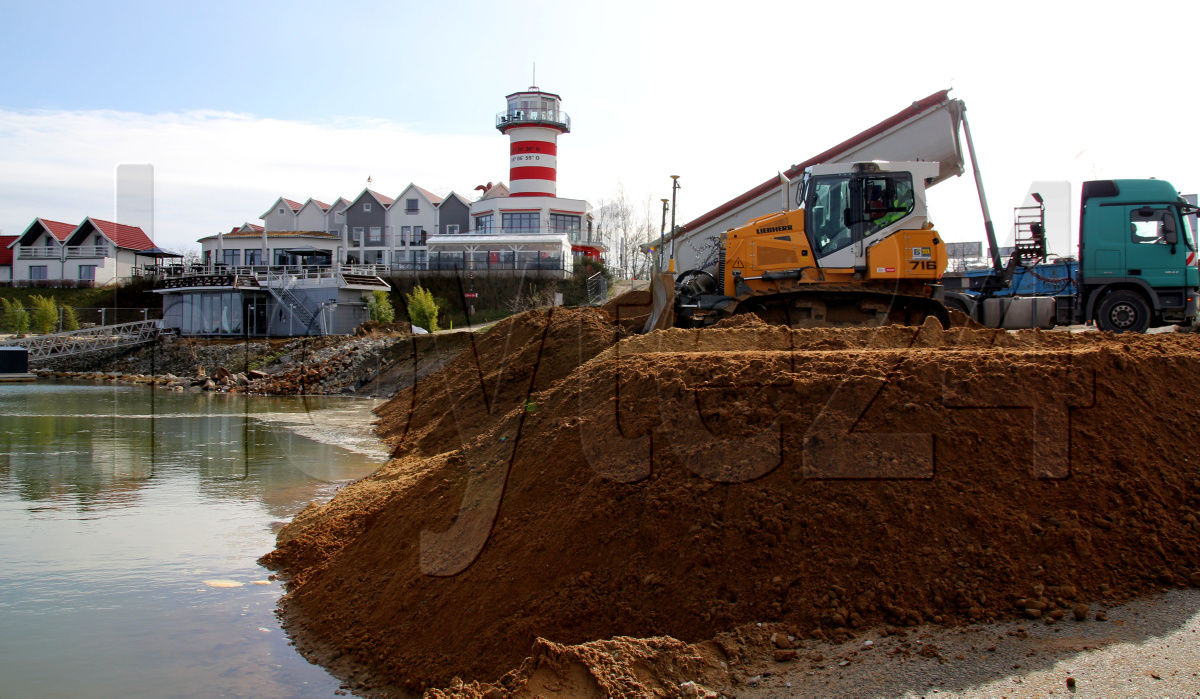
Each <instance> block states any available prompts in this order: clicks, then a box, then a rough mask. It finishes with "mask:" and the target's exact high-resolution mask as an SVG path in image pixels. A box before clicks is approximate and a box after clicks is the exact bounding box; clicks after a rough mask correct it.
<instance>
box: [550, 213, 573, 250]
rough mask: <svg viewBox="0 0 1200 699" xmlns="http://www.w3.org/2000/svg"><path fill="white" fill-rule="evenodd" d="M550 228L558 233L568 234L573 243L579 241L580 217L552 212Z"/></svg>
mask: <svg viewBox="0 0 1200 699" xmlns="http://www.w3.org/2000/svg"><path fill="white" fill-rule="evenodd" d="M550 228H551V230H553V231H554V232H555V233H557V234H558V235H565V236H567V237H568V238H569V239H570V241H571V242H572V243H577V242H579V237H580V232H581V228H580V218H579V217H578V216H575V215H572V214H550Z"/></svg>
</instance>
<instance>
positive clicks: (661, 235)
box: [654, 199, 671, 274]
mask: <svg viewBox="0 0 1200 699" xmlns="http://www.w3.org/2000/svg"><path fill="white" fill-rule="evenodd" d="M662 204H663V210H662V228H660V229H659V232H658V259H657V260H655V262H656V263H657V264H655V265H654V267H655V273H656V274H657V273H658V272H661V271H662V255H663V248H665V247H667V243H666V238H667V207H668V206H670V204H671V202H669V201H668V200H666V199H663V200H662Z"/></svg>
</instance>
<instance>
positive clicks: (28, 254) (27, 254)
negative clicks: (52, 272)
mask: <svg viewBox="0 0 1200 699" xmlns="http://www.w3.org/2000/svg"><path fill="white" fill-rule="evenodd" d="M17 250H18V252H17V259H18V260H57V259H59V252H58V250H59V248H58V247H49V248H47V247H42V246H40V245H39V246H33V245H29V246H19V247H18V248H17Z"/></svg>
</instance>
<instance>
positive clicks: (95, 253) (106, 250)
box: [67, 245, 112, 259]
mask: <svg viewBox="0 0 1200 699" xmlns="http://www.w3.org/2000/svg"><path fill="white" fill-rule="evenodd" d="M111 250H112V248H110V247H109V246H107V245H73V246H71V247H69V248H67V259H79V258H92V257H109V256H110V255H111V252H110V251H111Z"/></svg>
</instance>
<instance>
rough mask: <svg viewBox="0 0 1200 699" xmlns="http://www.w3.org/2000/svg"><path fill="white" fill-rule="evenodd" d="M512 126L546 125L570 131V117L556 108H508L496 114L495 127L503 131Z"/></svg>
mask: <svg viewBox="0 0 1200 699" xmlns="http://www.w3.org/2000/svg"><path fill="white" fill-rule="evenodd" d="M514 126H547V127H550V128H552V129H559V130H560V131H562V132H563V133H570V131H571V117H569V116H567V114H566V112H561V111H559V110H557V109H509V110H506V111H503V112H500V113H499V114H497V115H496V128H497V129H500V133H504V132H505V131H507V130H508V129H511V128H512V127H514Z"/></svg>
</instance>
